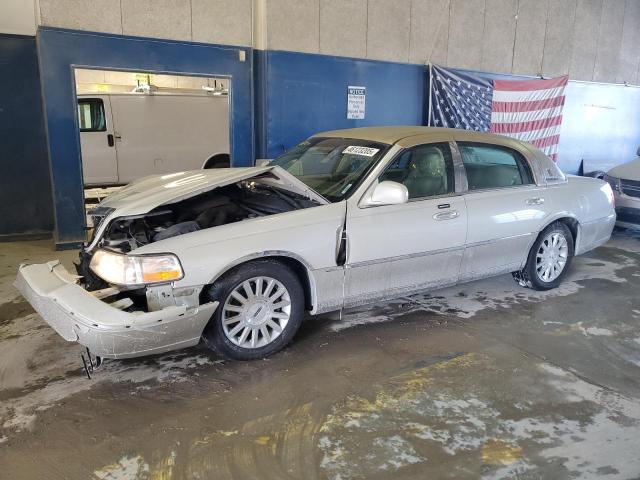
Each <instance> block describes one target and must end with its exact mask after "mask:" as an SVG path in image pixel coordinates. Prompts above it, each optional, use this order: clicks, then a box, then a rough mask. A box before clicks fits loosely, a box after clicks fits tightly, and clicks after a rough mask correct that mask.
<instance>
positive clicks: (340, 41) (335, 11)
mask: <svg viewBox="0 0 640 480" xmlns="http://www.w3.org/2000/svg"><path fill="white" fill-rule="evenodd" d="M320 53H324V54H327V55H340V56H345V57H359V58H363V57H366V56H367V0H320Z"/></svg>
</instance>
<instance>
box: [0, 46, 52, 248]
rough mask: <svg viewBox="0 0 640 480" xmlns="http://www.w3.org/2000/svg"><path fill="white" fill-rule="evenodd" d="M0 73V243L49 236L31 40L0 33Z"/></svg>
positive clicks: (44, 155)
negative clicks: (17, 238) (16, 238)
mask: <svg viewBox="0 0 640 480" xmlns="http://www.w3.org/2000/svg"><path fill="white" fill-rule="evenodd" d="M0 72H2V75H0V168H1V169H2V170H1V171H2V173H0V178H1V179H2V182H1V184H0V239H2V238H4V239H11V238H14V237H24V236H27V237H29V236H34V235H35V236H42V235H43V234H44V235H49V234H50V232H51V229H52V226H53V209H52V206H51V187H50V181H49V159H48V155H47V144H46V139H45V133H44V121H43V117H42V100H41V93H40V77H39V74H38V57H37V51H36V40H35V38H33V37H23V36H18V35H0ZM25 234H26V235H25Z"/></svg>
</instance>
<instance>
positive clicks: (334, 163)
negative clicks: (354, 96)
mask: <svg viewBox="0 0 640 480" xmlns="http://www.w3.org/2000/svg"><path fill="white" fill-rule="evenodd" d="M387 147H388V145H385V144H382V143H375V142H369V141H366V140H355V139H353V138H310V139H309V140H305V141H304V142H302V143H300V144H299V145H297V146H296V147H294V148H292V149H291V150H289V151H288V152H286V153H285V154H283V155H281V156H279V157H278V158H276V159H275V160H273V162H271V165H278V166H279V167H282V168H284V169H285V170H287V171H288V172H289V173H290V174H292V175H294V176H295V177H297V178H298V179H299V180H302V181H303V182H304V183H306V184H307V185H308V186H309V187H311V188H312V189H314V190H315V191H316V192H318V193H319V194H320V195H322V196H323V197H325V198H326V199H327V200H329V201H330V202H339V201H340V200H344V199H345V198H347V196H348V195H349V193H350V192H351V191H353V190H354V189H355V187H357V186H358V184H359V183H360V182H361V181H362V180H363V179H364V177H365V176H366V175H367V173H368V172H369V171H370V170H371V168H372V167H373V166H374V165H375V164H376V162H377V161H378V160H379V159H380V158H382V156H383V155H384V153H385V151H386V149H387Z"/></svg>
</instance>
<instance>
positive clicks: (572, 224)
mask: <svg viewBox="0 0 640 480" xmlns="http://www.w3.org/2000/svg"><path fill="white" fill-rule="evenodd" d="M555 222H561V223H564V224H565V225H566V226H567V228H569V231H570V232H571V235H572V236H573V251H574V255H577V254H578V253H576V252H578V241H579V239H580V221H579V220H578V219H577V218H576V217H575V215H572V214H570V213H561V214H558V215H554V216H553V217H551V219H547V220H546V222H545V223H544V225H542V227H540V230H538V231H537V232H535V233H534V234H532V235H531V240H530V241H529V245H527V250H526V255H525V257H524V259H523V261H522V265H521V266H522V267H524V265H525V263H526V262H527V258H528V256H529V252H530V251H531V247H533V244H534V243H535V241H536V240H537V239H538V237H539V236H540V234H541V233H542V232H543V231H544V229H545V228H547V227H548V226H549V225H551V224H553V223H555Z"/></svg>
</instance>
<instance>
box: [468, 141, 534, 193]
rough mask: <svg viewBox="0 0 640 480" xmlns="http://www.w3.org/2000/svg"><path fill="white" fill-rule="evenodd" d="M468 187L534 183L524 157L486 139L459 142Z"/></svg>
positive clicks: (481, 187)
mask: <svg viewBox="0 0 640 480" xmlns="http://www.w3.org/2000/svg"><path fill="white" fill-rule="evenodd" d="M458 146H459V147H460V154H461V156H462V163H463V164H464V169H465V171H466V173H467V183H468V184H469V190H481V189H485V188H502V187H512V186H517V185H528V184H531V183H533V174H532V173H531V169H530V168H529V164H528V163H527V161H526V159H525V158H524V157H523V156H522V155H521V154H520V153H519V152H516V151H515V150H512V149H510V148H507V147H502V146H500V145H488V144H486V143H465V142H458Z"/></svg>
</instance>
